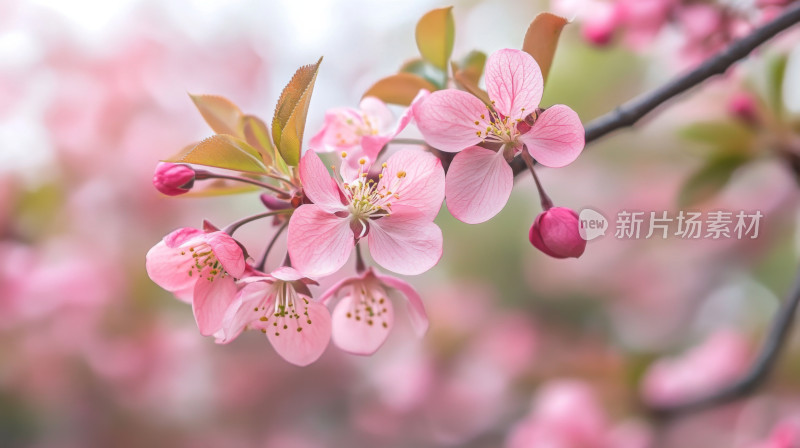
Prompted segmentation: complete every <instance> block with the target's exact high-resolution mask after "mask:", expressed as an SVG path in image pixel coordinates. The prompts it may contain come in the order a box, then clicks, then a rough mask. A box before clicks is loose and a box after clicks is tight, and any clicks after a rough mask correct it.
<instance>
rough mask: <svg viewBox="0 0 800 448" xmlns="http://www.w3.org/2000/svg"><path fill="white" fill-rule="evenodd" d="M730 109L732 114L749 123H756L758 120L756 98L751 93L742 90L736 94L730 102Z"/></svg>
mask: <svg viewBox="0 0 800 448" xmlns="http://www.w3.org/2000/svg"><path fill="white" fill-rule="evenodd" d="M728 111H729V112H730V114H731V115H733V116H734V117H736V118H738V119H740V120H742V121H744V122H745V123H747V124H756V123H757V122H758V106H757V105H756V99H755V98H753V96H752V95H750V94H749V93H744V92H740V93H737V94H736V95H734V96H733V97H732V98H731V99H730V101H729V102H728Z"/></svg>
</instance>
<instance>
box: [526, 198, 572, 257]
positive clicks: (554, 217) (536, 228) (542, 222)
mask: <svg viewBox="0 0 800 448" xmlns="http://www.w3.org/2000/svg"><path fill="white" fill-rule="evenodd" d="M528 238H529V239H530V240H531V244H533V246H534V247H536V248H537V249H539V250H540V251H542V252H544V253H546V254H547V255H550V256H551V257H553V258H570V257H572V258H578V257H580V256H581V255H583V251H584V250H585V249H586V240H584V239H583V238H581V235H580V229H579V223H578V214H577V213H575V212H574V211H572V210H570V209H568V208H564V207H553V208H551V209H549V210H545V211H543V212H542V213H540V214H539V216H537V217H536V221H534V222H533V226H531V231H530V232H529V233H528Z"/></svg>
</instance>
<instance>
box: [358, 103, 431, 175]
mask: <svg viewBox="0 0 800 448" xmlns="http://www.w3.org/2000/svg"><path fill="white" fill-rule="evenodd" d="M428 95H430V92H428V91H427V90H424V89H423V90H420V91H419V92H418V93H417V96H416V97H414V100H413V101H411V104H410V105H409V106H408V108H406V110H405V112H403V115H401V116H400V119H399V120H398V121H397V124H396V125H395V127H394V129H388V130H385V131H383V130H381V131H379V133H378V135H366V136H364V138H362V139H361V148H362V149H363V151H364V155H365V156H366V157H367V158H369V159H370V160H373V161H374V160H377V158H378V154H379V153H380V152H381V149H382V148H383V147H384V146H385V145H386V144H387V143H389V142H390V141H391V140H392V139H393V138H395V137H396V136H397V134H399V133H401V132H402V131H403V130H404V129H405V128H406V126H408V124H409V123H411V120H412V119H413V118H414V111H415V110H416V109H417V108H418V107H419V105H420V104H421V103H422V101H423V100H424V99H425V98H427V97H428ZM369 98H370V97H367V98H364V101H362V102H361V109H362V110H364V111H365V112H366V109H364V102H365V101H367V100H368V99H369ZM376 101H380V100H377V99H376ZM381 104H383V102H381ZM383 107H386V105H385V104H383Z"/></svg>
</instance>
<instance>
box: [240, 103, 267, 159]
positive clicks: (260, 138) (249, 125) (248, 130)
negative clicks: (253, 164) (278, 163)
mask: <svg viewBox="0 0 800 448" xmlns="http://www.w3.org/2000/svg"><path fill="white" fill-rule="evenodd" d="M242 134H244V138H245V140H246V141H247V143H248V144H249V145H250V146H252V147H254V148H256V149H257V150H258V152H259V153H260V154H261V159H262V160H263V161H264V163H265V164H266V165H271V164H272V159H273V156H274V154H275V152H274V149H273V148H272V142H271V141H270V140H269V128H268V127H267V125H266V124H265V123H264V122H263V121H261V119H260V118H258V117H256V116H255V115H245V116H243V117H242Z"/></svg>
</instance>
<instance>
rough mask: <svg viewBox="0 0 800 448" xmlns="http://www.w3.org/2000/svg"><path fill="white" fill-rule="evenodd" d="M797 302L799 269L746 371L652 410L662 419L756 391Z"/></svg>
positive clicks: (782, 340) (789, 326)
mask: <svg viewBox="0 0 800 448" xmlns="http://www.w3.org/2000/svg"><path fill="white" fill-rule="evenodd" d="M798 304H800V272H798V273H797V277H796V278H795V281H794V286H792V289H791V292H790V293H789V296H788V297H787V298H786V301H785V302H784V303H783V305H781V308H780V309H779V310H778V312H777V313H776V314H775V317H774V319H773V321H772V325H771V327H770V330H769V334H767V338H766V340H765V341H764V345H763V346H762V347H761V350H760V352H759V353H758V356H757V357H756V359H755V361H754V362H753V365H752V366H751V367H750V370H749V371H748V372H747V374H745V375H744V376H743V377H742V378H740V379H739V380H737V381H734V382H733V383H731V384H728V385H726V386H724V387H722V388H720V389H718V390H716V391H713V392H711V393H710V394H708V395H706V396H703V397H700V398H697V399H694V400H690V401H686V402H683V403H677V404H673V405H668V406H650V407H649V408H648V410H649V411H650V413H651V414H652V415H654V416H656V417H659V418H662V419H671V418H675V417H678V416H682V415H686V414H689V413H692V412H697V411H701V410H703V409H708V408H712V407H715V406H719V405H722V404H725V403H729V402H731V401H735V400H737V399H739V398H743V397H746V396H747V395H749V394H751V393H753V392H754V391H755V390H756V389H758V387H759V386H761V385H762V384H763V383H764V382H765V381H766V380H767V378H768V377H769V374H770V372H772V369H773V368H774V367H775V363H776V362H777V360H778V358H779V355H780V353H781V349H782V348H783V346H784V345H785V342H786V339H787V337H788V335H789V331H790V330H791V329H792V325H793V324H794V320H795V314H796V312H797V306H798Z"/></svg>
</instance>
